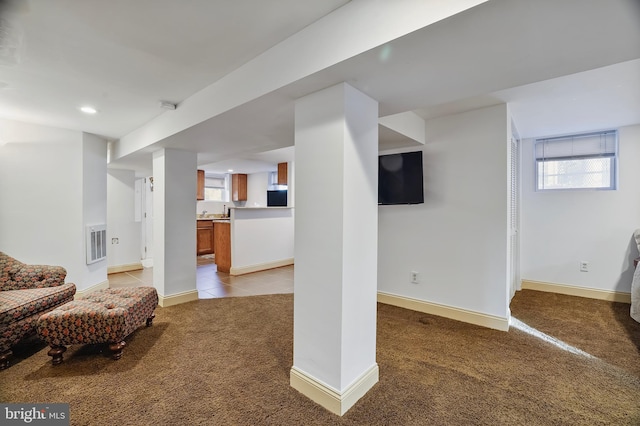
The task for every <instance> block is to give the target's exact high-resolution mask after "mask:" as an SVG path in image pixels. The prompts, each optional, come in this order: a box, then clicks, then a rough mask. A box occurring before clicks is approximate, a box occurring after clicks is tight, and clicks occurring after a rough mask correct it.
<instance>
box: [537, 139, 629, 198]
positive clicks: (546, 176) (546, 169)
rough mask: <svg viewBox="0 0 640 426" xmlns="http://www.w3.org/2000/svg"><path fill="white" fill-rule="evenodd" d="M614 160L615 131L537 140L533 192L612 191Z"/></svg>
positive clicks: (615, 149)
mask: <svg viewBox="0 0 640 426" xmlns="http://www.w3.org/2000/svg"><path fill="white" fill-rule="evenodd" d="M617 157H618V132H617V131H615V130H608V131H603V132H594V133H583V134H577V135H569V136H561V137H554V138H545V139H538V140H536V142H535V160H536V190H538V191H546V190H556V189H616V185H617V182H616V178H617V172H616V165H617Z"/></svg>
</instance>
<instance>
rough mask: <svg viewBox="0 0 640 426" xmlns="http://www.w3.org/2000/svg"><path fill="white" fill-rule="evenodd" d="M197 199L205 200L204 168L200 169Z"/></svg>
mask: <svg viewBox="0 0 640 426" xmlns="http://www.w3.org/2000/svg"><path fill="white" fill-rule="evenodd" d="M196 200H204V170H198V190H197V192H196Z"/></svg>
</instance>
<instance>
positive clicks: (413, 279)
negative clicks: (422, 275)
mask: <svg viewBox="0 0 640 426" xmlns="http://www.w3.org/2000/svg"><path fill="white" fill-rule="evenodd" d="M411 283H413V284H418V273H417V272H416V271H411Z"/></svg>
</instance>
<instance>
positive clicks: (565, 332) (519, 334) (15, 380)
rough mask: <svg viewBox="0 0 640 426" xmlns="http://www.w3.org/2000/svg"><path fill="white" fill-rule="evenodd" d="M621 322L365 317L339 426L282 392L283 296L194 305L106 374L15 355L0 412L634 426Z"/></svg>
mask: <svg viewBox="0 0 640 426" xmlns="http://www.w3.org/2000/svg"><path fill="white" fill-rule="evenodd" d="M628 309H629V305H625V304H618V303H609V302H604V301H597V300H590V299H581V298H577V297H571V296H562V295H556V294H549V293H541V292H536V291H527V290H524V291H521V292H519V293H518V294H517V295H516V297H515V298H514V300H513V302H512V313H513V315H514V317H515V318H517V319H518V320H519V321H521V322H522V323H523V324H526V326H528V327H530V328H527V327H521V328H522V329H526V330H527V331H522V330H521V329H516V328H514V327H512V328H511V330H510V331H509V332H500V331H494V330H489V329H484V328H481V327H477V326H473V325H469V324H464V323H461V322H457V321H452V320H447V319H444V318H440V317H436V316H431V315H427V314H422V313H419V312H412V311H408V310H404V309H401V308H396V307H393V306H388V305H382V304H379V305H378V349H377V360H378V364H379V366H380V382H379V383H378V384H376V385H375V386H374V387H373V388H372V389H371V391H369V393H367V394H366V395H365V396H364V397H363V398H362V399H361V400H360V401H359V402H358V403H357V404H356V405H355V406H354V407H353V408H352V409H351V410H350V411H348V412H347V414H346V415H345V416H343V417H342V418H340V417H337V416H335V415H333V414H331V413H329V412H327V411H326V410H324V409H323V408H321V407H319V406H317V405H316V404H314V403H313V402H311V401H310V400H308V399H307V398H306V397H304V396H302V395H300V394H298V393H297V392H296V391H295V390H294V389H292V388H291V387H290V386H289V370H290V368H291V364H292V357H293V355H292V348H293V341H292V335H293V296H292V295H290V294H286V295H282V294H281V295H268V296H252V297H243V298H224V299H209V300H199V301H196V302H191V303H186V304H182V305H177V306H172V307H169V308H158V309H157V311H156V314H157V316H156V319H155V320H154V325H153V326H152V327H151V328H144V327H143V328H140V329H139V330H138V331H137V332H135V333H134V334H133V335H132V336H130V337H129V338H128V339H127V347H126V348H125V350H124V354H123V357H122V359H121V360H119V361H112V360H111V359H110V358H109V357H108V356H109V351H108V349H107V348H102V347H99V346H72V347H70V348H69V350H68V351H67V353H66V354H65V362H64V363H63V364H62V365H60V366H57V367H52V366H51V364H50V357H48V356H47V355H46V352H47V348H46V347H45V346H44V345H42V344H40V343H39V342H38V341H37V340H31V341H28V342H26V343H25V344H23V345H21V346H20V347H19V348H18V351H17V354H16V357H17V358H18V359H17V360H15V361H14V365H12V366H11V367H10V368H9V369H7V370H4V371H0V400H1V401H3V402H69V403H70V404H71V424H73V425H113V424H118V425H199V424H201V425H599V424H611V425H638V424H640V352H639V348H640V324H638V323H635V322H634V321H633V320H632V319H631V318H629V316H628ZM625 315H626V316H625ZM534 330H537V331H536V332H541V333H545V334H546V335H548V336H551V337H553V338H556V339H558V341H562V342H564V343H566V344H567V345H570V346H575V347H577V349H579V350H580V351H582V352H580V351H573V352H572V351H570V350H567V349H566V348H565V349H561V348H560V347H558V346H556V345H554V344H552V343H549V341H552V342H553V339H548V340H544V339H543V338H541V337H544V335H540V337H536V336H534V335H532V334H529V333H530V332H534ZM555 343H558V342H555ZM101 350H103V352H101Z"/></svg>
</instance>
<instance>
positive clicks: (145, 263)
mask: <svg viewBox="0 0 640 426" xmlns="http://www.w3.org/2000/svg"><path fill="white" fill-rule="evenodd" d="M140 263H142V266H144V267H145V268H153V259H152V258H149V259H142V260H141V261H140Z"/></svg>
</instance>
